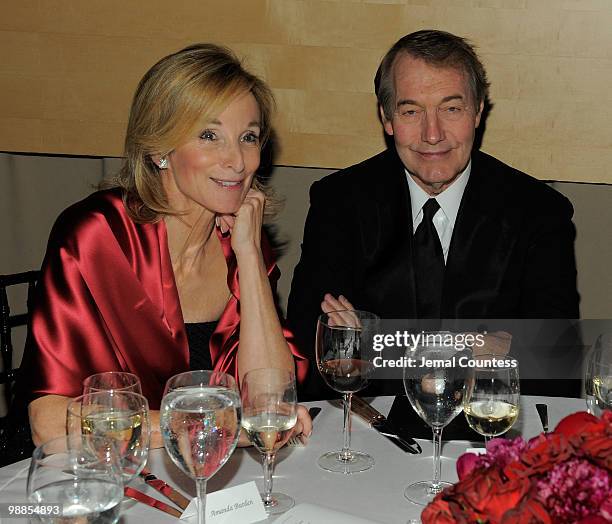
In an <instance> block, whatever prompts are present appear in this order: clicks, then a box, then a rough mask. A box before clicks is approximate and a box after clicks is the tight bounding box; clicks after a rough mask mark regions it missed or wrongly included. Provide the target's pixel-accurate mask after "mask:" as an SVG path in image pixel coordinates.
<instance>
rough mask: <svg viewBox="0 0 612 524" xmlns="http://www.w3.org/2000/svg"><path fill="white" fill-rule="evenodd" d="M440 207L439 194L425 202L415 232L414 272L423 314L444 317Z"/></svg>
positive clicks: (418, 310) (419, 314)
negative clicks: (435, 220)
mask: <svg viewBox="0 0 612 524" xmlns="http://www.w3.org/2000/svg"><path fill="white" fill-rule="evenodd" d="M438 209H440V205H439V204H438V202H437V201H436V199H435V198H430V199H429V200H428V201H427V202H426V203H425V205H424V206H423V220H422V221H421V223H420V224H419V227H417V230H416V233H415V234H414V242H413V246H414V250H413V257H414V274H415V283H416V303H417V314H418V316H419V318H440V302H441V301H442V283H443V281H444V255H443V253H442V245H441V244H440V239H439V238H438V233H437V231H436V228H435V226H434V224H433V217H434V215H435V214H436V212H437V211H438Z"/></svg>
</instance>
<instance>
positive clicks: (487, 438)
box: [484, 435, 491, 449]
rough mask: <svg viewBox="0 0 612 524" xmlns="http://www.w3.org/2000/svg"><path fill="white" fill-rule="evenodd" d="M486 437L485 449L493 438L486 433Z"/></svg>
mask: <svg viewBox="0 0 612 524" xmlns="http://www.w3.org/2000/svg"><path fill="white" fill-rule="evenodd" d="M484 438H485V449H486V448H487V446H488V445H489V440H491V437H489V436H488V435H485V436H484Z"/></svg>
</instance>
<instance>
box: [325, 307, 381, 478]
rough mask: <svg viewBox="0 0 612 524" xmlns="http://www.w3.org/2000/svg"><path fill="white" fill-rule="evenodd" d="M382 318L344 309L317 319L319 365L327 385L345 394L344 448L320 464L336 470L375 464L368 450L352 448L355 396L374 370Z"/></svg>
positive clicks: (346, 470)
mask: <svg viewBox="0 0 612 524" xmlns="http://www.w3.org/2000/svg"><path fill="white" fill-rule="evenodd" d="M378 321H379V319H378V317H377V316H376V315H374V314H372V313H368V312H367V311H358V310H344V311H333V312H330V313H324V314H323V315H321V316H320V317H319V320H318V322H317V337H316V358H317V367H318V369H319V372H320V373H321V376H322V377H323V380H324V381H325V382H326V384H327V385H328V386H329V387H330V388H332V389H333V390H335V391H338V392H340V393H342V394H343V400H344V426H343V435H344V443H343V446H342V449H341V450H340V451H330V452H328V453H325V454H324V455H322V456H321V457H320V458H319V462H318V464H319V466H320V467H321V468H323V469H324V470H326V471H332V472H334V473H345V474H350V473H356V472H358V471H365V470H367V469H370V468H371V467H372V466H373V465H374V459H373V458H372V457H371V456H370V455H368V454H367V453H363V452H360V451H353V450H351V429H350V416H351V398H352V395H353V393H355V392H357V391H359V390H361V389H363V388H364V387H365V386H366V385H367V383H368V379H369V378H370V375H371V373H372V371H373V369H374V366H373V365H372V335H374V334H375V333H376V331H377V329H378Z"/></svg>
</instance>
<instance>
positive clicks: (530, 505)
mask: <svg viewBox="0 0 612 524" xmlns="http://www.w3.org/2000/svg"><path fill="white" fill-rule="evenodd" d="M500 524H552V519H551V518H550V516H549V515H548V512H547V511H546V508H545V507H544V506H542V504H541V503H540V501H538V500H536V499H533V498H527V497H526V498H525V499H523V501H522V502H521V504H520V505H519V506H518V507H517V508H515V509H511V510H510V511H507V512H506V513H505V514H504V517H503V519H502V521H501V523H500Z"/></svg>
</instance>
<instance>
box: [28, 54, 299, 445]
mask: <svg viewBox="0 0 612 524" xmlns="http://www.w3.org/2000/svg"><path fill="white" fill-rule="evenodd" d="M272 106H273V98H272V94H271V92H270V90H269V88H268V87H267V86H266V85H265V84H264V83H263V82H262V81H261V80H260V79H259V78H257V77H256V76H254V75H252V74H251V73H249V72H247V71H246V70H245V69H244V68H243V67H242V66H241V64H240V62H239V60H238V59H237V58H236V57H235V56H234V55H233V54H232V53H231V51H229V50H228V49H225V48H222V47H219V46H216V45H212V44H197V45H193V46H190V47H187V48H185V49H183V50H181V51H178V52H177V53H174V54H172V55H169V56H167V57H165V58H163V59H162V60H160V61H159V62H158V63H157V64H155V65H154V66H153V67H152V68H151V69H150V70H149V71H148V72H147V73H146V74H145V76H144V77H143V78H142V80H141V81H140V84H139V85H138V88H137V90H136V94H135V96H134V100H133V103H132V108H131V111H130V118H129V123H128V127H127V134H126V140H125V160H124V163H123V166H122V168H121V171H120V173H119V174H118V175H117V177H116V178H115V179H114V180H112V181H111V183H110V184H109V186H110V187H109V188H107V189H105V190H102V191H98V192H96V193H94V194H92V195H91V196H89V197H88V198H86V199H85V200H83V201H81V202H79V203H77V204H75V205H73V206H71V207H70V208H68V209H67V210H65V211H64V212H63V213H62V214H61V215H60V217H59V218H58V220H57V222H56V224H55V226H54V227H53V230H52V232H51V236H50V239H49V245H48V248H47V253H46V256H45V261H44V264H43V274H42V279H41V281H40V284H39V288H38V293H37V295H38V297H37V301H36V303H35V308H34V312H33V316H32V322H31V332H30V334H29V337H28V343H27V345H26V346H27V347H26V353H25V356H24V361H23V364H22V370H23V372H22V373H23V375H22V376H23V377H24V383H23V384H22V386H23V387H24V388H25V390H26V391H27V392H28V397H27V398H28V400H30V401H31V402H30V404H29V412H30V422H31V426H32V434H33V438H34V441H35V443H40V442H41V441H44V440H47V439H48V438H50V437H52V436H54V435H55V434H61V433H62V432H63V431H64V428H63V424H64V419H65V409H66V402H67V398H69V397H74V396H77V395H79V394H80V393H81V388H82V381H83V379H84V378H85V377H87V376H88V375H91V374H93V373H97V372H102V371H128V372H131V373H134V374H136V375H138V376H139V377H140V380H141V383H142V390H143V394H144V395H145V396H146V397H147V398H148V400H149V403H150V405H151V408H152V409H158V408H159V403H160V400H161V395H162V392H163V387H164V384H165V382H166V380H167V379H168V378H169V377H170V376H172V375H174V374H176V373H180V372H182V371H186V370H188V369H214V370H218V371H224V372H227V373H230V374H232V375H234V376H235V377H236V379H237V380H238V381H240V378H241V377H242V376H243V375H244V374H245V373H246V372H247V371H249V370H250V369H254V368H262V367H277V368H286V369H289V370H292V371H294V370H296V372H297V373H296V374H297V377H298V380H301V379H303V378H304V376H305V373H306V369H307V361H306V360H305V359H304V357H302V356H301V355H300V354H299V352H298V351H297V349H296V348H295V346H294V345H293V343H292V335H291V333H289V332H288V331H287V330H286V329H284V328H283V327H282V325H281V322H280V321H279V317H278V314H277V310H276V307H275V304H274V298H273V290H274V287H275V284H276V281H277V280H278V277H279V271H278V268H277V267H276V265H275V263H274V259H273V256H272V251H271V249H270V246H269V244H268V241H267V239H266V237H265V235H263V234H262V221H263V216H264V213H265V212H268V211H270V210H271V209H272V207H273V206H272V205H270V204H272V203H273V202H271V201H270V198H269V197H268V196H266V193H265V189H263V188H262V186H261V185H260V183H259V181H258V180H257V171H258V168H259V165H260V157H261V151H262V147H263V146H264V145H265V143H266V140H267V139H268V137H269V133H270V113H271V110H272ZM296 368H297V369H296ZM310 428H311V426H310V419H309V417H308V415H307V414H306V413H305V410H303V409H301V410H300V420H299V422H298V424H297V426H296V430H295V431H296V432H301V431H304V433H306V434H309V433H310Z"/></svg>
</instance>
